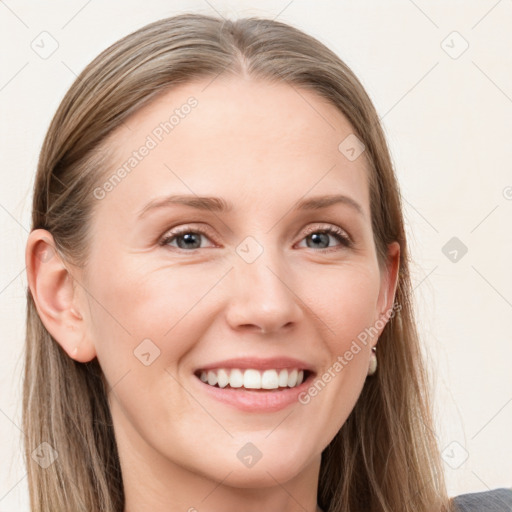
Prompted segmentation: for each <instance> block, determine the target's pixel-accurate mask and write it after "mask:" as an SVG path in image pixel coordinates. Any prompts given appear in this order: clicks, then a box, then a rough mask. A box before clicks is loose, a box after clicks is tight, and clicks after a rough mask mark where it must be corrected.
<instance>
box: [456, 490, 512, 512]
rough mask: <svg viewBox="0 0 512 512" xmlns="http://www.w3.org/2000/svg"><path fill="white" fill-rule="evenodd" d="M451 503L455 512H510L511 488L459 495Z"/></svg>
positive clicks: (511, 510) (511, 507)
mask: <svg viewBox="0 0 512 512" xmlns="http://www.w3.org/2000/svg"><path fill="white" fill-rule="evenodd" d="M453 503H454V505H455V508H454V510H455V511H456V512H512V487H511V488H505V487H501V488H499V489H492V490H490V491H483V492H472V493H469V494H460V495H459V496H455V497H454V498H453Z"/></svg>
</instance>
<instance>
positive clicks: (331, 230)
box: [304, 226, 353, 251]
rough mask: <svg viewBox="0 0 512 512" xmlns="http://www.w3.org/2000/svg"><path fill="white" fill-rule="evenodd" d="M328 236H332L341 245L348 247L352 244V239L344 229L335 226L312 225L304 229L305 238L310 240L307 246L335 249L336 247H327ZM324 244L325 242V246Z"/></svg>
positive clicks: (328, 249)
mask: <svg viewBox="0 0 512 512" xmlns="http://www.w3.org/2000/svg"><path fill="white" fill-rule="evenodd" d="M329 237H333V238H335V239H336V240H338V242H339V243H340V244H341V245H342V246H343V247H347V248H350V247H352V246H353V243H352V240H351V239H350V237H349V236H348V235H347V233H346V232H345V231H343V230H342V229H341V228H338V227H337V226H327V227H320V228H319V227H318V226H312V227H311V228H308V229H307V230H306V236H305V238H304V239H305V240H306V243H307V242H308V241H310V242H311V245H309V244H308V245H307V246H308V247H309V248H317V249H318V248H319V249H320V250H327V251H331V250H337V248H336V247H329ZM325 244H327V246H326V247H324V246H325ZM319 246H320V247H319Z"/></svg>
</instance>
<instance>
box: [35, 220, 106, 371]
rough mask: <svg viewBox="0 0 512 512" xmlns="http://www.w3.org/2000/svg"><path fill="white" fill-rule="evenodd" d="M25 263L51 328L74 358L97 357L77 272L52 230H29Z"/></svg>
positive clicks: (41, 314) (37, 301) (43, 316)
mask: <svg viewBox="0 0 512 512" xmlns="http://www.w3.org/2000/svg"><path fill="white" fill-rule="evenodd" d="M25 264H26V267H27V280H28V286H29V288H30V293H31V295H32V298H33V299H34V303H35V305H36V309H37V312H38V314H39V317H40V318H41V321H42V322H43V324H44V326H45V327H46V329H47V331H48V332H49V333H50V334H51V336H52V337H53V338H54V339H55V341H57V343H59V345H60V346H61V347H62V349H63V350H64V351H65V352H66V353H67V354H68V355H69V356H70V357H72V358H73V359H75V360H77V361H79V362H87V361H90V360H91V359H93V358H94V357H95V356H96V351H95V347H94V344H93V342H92V340H91V339H90V338H89V337H88V331H87V329H86V327H87V326H86V323H85V321H84V318H83V315H82V313H81V312H80V308H79V306H78V297H77V291H76V290H75V289H74V286H73V284H74V279H73V276H72V275H71V273H70V271H69V270H68V268H67V267H66V265H65V264H64V261H63V259H62V258H61V256H60V255H59V253H58V252H57V250H56V249H55V243H54V240H53V236H52V235H51V233H50V232H49V231H47V230H44V229H35V230H33V231H32V232H31V233H30V234H29V237H28V240H27V245H26V250H25Z"/></svg>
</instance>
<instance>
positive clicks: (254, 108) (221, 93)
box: [106, 77, 369, 217]
mask: <svg viewBox="0 0 512 512" xmlns="http://www.w3.org/2000/svg"><path fill="white" fill-rule="evenodd" d="M351 134H354V129H353V127H352V126H351V124H350V123H349V121H348V120H347V119H346V117H345V116H344V115H343V114H342V113H341V112H340V111H339V110H338V109H337V108H336V107H334V105H332V104H331V103H330V102H328V101H327V100H326V99H324V98H322V97H321V96H319V95H318V94H317V93H315V92H313V91H310V90H306V89H303V88H297V87H296V86H292V85H289V84H286V83H283V82H275V83H270V82H268V81H262V80H253V79H250V80H249V79H246V78H243V77H236V78H234V77H231V78H220V77H217V78H215V79H212V78H208V79H203V80H197V81H193V82H189V83H185V84H181V85H179V86H177V87H174V88H173V89H171V90H169V91H166V92H165V93H163V94H161V95H159V97H158V98H157V99H156V100H154V101H152V102H151V103H150V104H149V105H147V106H145V107H144V108H142V109H140V110H139V111H138V112H136V113H135V114H133V115H132V116H131V117H130V118H129V119H128V120H127V121H126V122H125V123H124V124H123V125H122V126H121V127H120V128H119V129H118V130H116V132H114V133H113V134H112V136H111V137H110V139H109V143H110V145H111V148H113V149H114V156H113V162H112V163H113V166H112V169H111V170H110V175H111V174H112V171H113V170H114V171H115V170H116V169H120V168H121V167H124V169H125V171H126V172H125V173H122V174H123V175H126V176H125V177H124V178H123V179H122V180H121V181H122V183H119V184H116V185H115V189H116V190H115V191H114V192H113V193H111V194H109V195H108V196H107V198H108V202H110V203H116V202H119V201H124V202H125V204H126V205H129V206H130V208H132V209H134V208H136V207H137V205H140V206H142V202H144V203H145V202H147V201H148V200H150V199H153V198H155V197H157V196H159V195H162V194H163V193H166V192H168V193H189V194H190V193H195V194H197V195H220V196H224V197H226V199H229V200H230V202H234V203H236V202H237V199H238V200H240V199H244V198H245V199H249V200H250V201H251V202H252V203H253V204H258V205H261V206H268V205H269V204H276V201H277V202H278V203H279V199H280V198H281V199H283V200H284V201H285V202H287V203H288V202H289V201H293V200H299V199H301V198H303V197H304V196H307V195H308V194H311V195H318V194H323V193H336V192H339V193H346V194H347V195H351V196H352V197H353V198H354V199H355V200H356V201H357V202H359V203H360V204H361V206H362V207H363V209H364V210H365V213H366V216H367V217H368V216H369V205H368V201H369V198H368V190H367V188H368V186H367V170H366V160H365V154H364V153H363V154H362V155H361V156H360V157H359V158H357V159H356V160H353V161H351V160H349V159H348V158H347V157H346V156H345V154H344V153H342V152H341V151H340V149H339V145H340V143H341V142H342V141H343V140H345V139H346V137H347V136H353V135H351ZM144 147H145V148H147V149H145V150H144V149H143V148H144ZM141 153H144V156H141ZM108 176H109V175H107V176H106V177H107V178H108Z"/></svg>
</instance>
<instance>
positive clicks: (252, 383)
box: [200, 368, 304, 389]
mask: <svg viewBox="0 0 512 512" xmlns="http://www.w3.org/2000/svg"><path fill="white" fill-rule="evenodd" d="M200 379H201V380H202V381H203V382H207V383H208V384H210V386H215V384H218V385H219V387H221V388H224V387H226V386H227V385H228V384H229V385H230V386H231V387H232V388H240V387H244V388H248V389H277V388H279V387H289V388H293V387H295V386H298V385H299V384H301V383H302V381H303V379H304V371H303V370H297V369H293V370H290V371H288V370H265V371H263V372H260V371H259V370H253V369H248V370H239V369H237V368H233V369H231V370H230V369H225V368H220V369H218V370H208V371H202V372H201V377H200Z"/></svg>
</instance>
